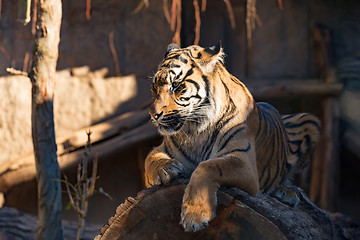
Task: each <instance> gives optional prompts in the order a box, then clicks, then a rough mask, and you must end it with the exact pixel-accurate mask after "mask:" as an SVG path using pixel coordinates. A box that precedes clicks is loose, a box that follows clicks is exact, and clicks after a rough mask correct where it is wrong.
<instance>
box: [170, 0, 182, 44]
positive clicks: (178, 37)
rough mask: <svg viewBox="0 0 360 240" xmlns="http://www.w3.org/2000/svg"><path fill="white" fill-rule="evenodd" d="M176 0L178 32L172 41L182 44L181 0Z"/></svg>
mask: <svg viewBox="0 0 360 240" xmlns="http://www.w3.org/2000/svg"><path fill="white" fill-rule="evenodd" d="M174 1H175V2H176V32H175V34H174V37H173V39H172V41H173V42H174V43H176V44H177V45H179V46H181V41H180V32H181V0H174Z"/></svg>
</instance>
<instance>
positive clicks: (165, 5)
mask: <svg viewBox="0 0 360 240" xmlns="http://www.w3.org/2000/svg"><path fill="white" fill-rule="evenodd" d="M163 11H164V15H165V18H166V21H167V22H168V23H169V24H170V23H171V17H170V12H169V7H168V0H163Z"/></svg>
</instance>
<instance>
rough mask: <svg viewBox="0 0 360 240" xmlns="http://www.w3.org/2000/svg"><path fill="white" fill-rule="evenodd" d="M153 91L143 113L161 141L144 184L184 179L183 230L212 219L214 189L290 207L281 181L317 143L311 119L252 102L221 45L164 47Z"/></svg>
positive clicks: (293, 200) (290, 195)
mask: <svg viewBox="0 0 360 240" xmlns="http://www.w3.org/2000/svg"><path fill="white" fill-rule="evenodd" d="M152 94H153V102H152V104H151V106H150V115H151V119H152V121H153V122H154V124H155V125H156V126H157V127H158V130H159V132H160V134H161V135H163V142H162V144H161V145H160V146H158V147H156V148H154V149H153V150H152V151H151V152H150V153H149V155H148V156H147V158H146V160H145V181H146V186H147V187H150V186H153V185H161V184H167V183H170V182H172V181H174V180H175V179H178V178H190V181H189V183H188V185H187V186H186V188H185V193H184V195H183V200H182V208H181V221H180V224H181V225H183V227H184V229H185V231H197V230H199V229H202V228H205V227H206V226H207V225H208V223H209V221H210V220H212V219H213V218H214V217H215V210H216V202H217V199H216V192H217V189H218V188H219V186H223V185H225V186H236V187H238V188H240V189H242V190H244V191H246V192H247V193H249V194H250V195H255V194H257V193H258V192H259V191H260V189H261V190H262V191H264V192H267V193H270V194H272V195H273V196H275V197H277V198H279V199H281V200H282V201H284V202H287V203H288V204H289V205H296V204H297V203H298V202H299V201H300V200H299V198H298V196H297V195H296V193H295V192H292V191H290V190H288V189H287V188H285V187H284V186H283V185H282V183H283V182H284V181H285V180H286V179H288V178H289V177H290V176H291V175H293V174H294V172H296V171H298V170H299V169H301V168H303V167H304V166H305V165H306V162H308V159H309V157H310V154H311V153H312V151H313V149H314V145H315V144H316V143H317V142H318V140H319V134H320V123H319V120H318V118H317V117H315V116H314V115H311V114H308V113H299V114H294V115H283V116H282V115H280V114H279V112H278V111H277V110H276V109H275V108H274V107H273V106H271V105H270V104H267V103H255V101H254V99H253V97H252V95H251V94H250V92H249V90H248V89H247V88H246V87H245V85H244V84H243V83H242V82H241V81H239V80H238V79H237V78H236V77H234V76H232V75H231V74H230V73H229V72H228V71H227V70H226V69H225V67H224V53H223V49H222V47H221V44H218V45H216V46H214V47H210V48H202V47H200V46H190V47H187V48H180V47H179V46H177V45H176V44H170V45H169V46H168V48H167V51H166V54H165V59H164V60H163V61H162V62H161V64H160V66H159V68H158V71H157V72H156V74H155V75H154V77H153V83H152ZM279 186H280V187H279Z"/></svg>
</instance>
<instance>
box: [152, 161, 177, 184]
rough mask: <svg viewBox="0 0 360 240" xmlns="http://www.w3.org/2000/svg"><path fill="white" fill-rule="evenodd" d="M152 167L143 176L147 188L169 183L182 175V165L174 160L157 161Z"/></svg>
mask: <svg viewBox="0 0 360 240" xmlns="http://www.w3.org/2000/svg"><path fill="white" fill-rule="evenodd" d="M152 165H153V166H152V168H151V169H150V170H149V171H148V172H146V175H145V178H146V186H147V187H151V186H154V185H161V184H167V183H170V182H171V181H173V180H175V179H177V178H179V177H181V176H182V175H183V174H184V168H183V165H182V164H181V163H179V162H178V161H176V160H172V159H164V160H158V161H156V162H153V163H152Z"/></svg>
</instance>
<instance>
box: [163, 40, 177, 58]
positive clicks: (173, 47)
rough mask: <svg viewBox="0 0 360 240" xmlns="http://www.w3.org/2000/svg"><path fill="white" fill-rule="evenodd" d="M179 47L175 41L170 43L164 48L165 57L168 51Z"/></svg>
mask: <svg viewBox="0 0 360 240" xmlns="http://www.w3.org/2000/svg"><path fill="white" fill-rule="evenodd" d="M179 49H180V47H179V46H178V45H177V44H176V43H170V44H169V45H168V46H167V48H166V53H165V58H166V57H167V55H169V53H171V52H172V51H175V50H179Z"/></svg>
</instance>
